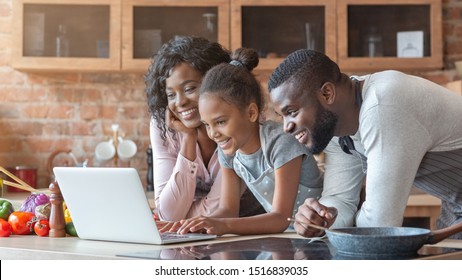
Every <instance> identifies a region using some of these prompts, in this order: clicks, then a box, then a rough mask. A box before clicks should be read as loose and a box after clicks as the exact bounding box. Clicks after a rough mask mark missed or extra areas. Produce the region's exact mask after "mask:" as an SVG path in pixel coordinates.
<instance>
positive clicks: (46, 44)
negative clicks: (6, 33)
mask: <svg viewBox="0 0 462 280" xmlns="http://www.w3.org/2000/svg"><path fill="white" fill-rule="evenodd" d="M120 14H121V10H120V0H98V1H92V0H65V1H61V0H17V1H13V25H14V26H15V28H14V29H15V30H19V31H20V32H15V33H14V35H13V40H14V41H13V44H14V45H15V46H18V47H17V48H15V49H14V53H13V63H12V64H13V67H15V68H17V69H21V70H59V71H69V70H70V71H86V70H96V71H103V70H104V71H112V70H119V69H120V21H119V20H120ZM59 25H62V26H65V27H66V28H65V29H66V31H67V32H66V36H68V40H69V53H68V55H67V56H66V57H57V56H58V53H57V47H56V37H57V31H58V26H59Z"/></svg>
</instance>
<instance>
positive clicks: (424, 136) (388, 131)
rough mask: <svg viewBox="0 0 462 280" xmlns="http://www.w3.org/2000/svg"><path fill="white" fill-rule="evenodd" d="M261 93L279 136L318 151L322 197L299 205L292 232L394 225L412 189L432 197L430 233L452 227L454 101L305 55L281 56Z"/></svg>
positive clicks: (402, 80)
mask: <svg viewBox="0 0 462 280" xmlns="http://www.w3.org/2000/svg"><path fill="white" fill-rule="evenodd" d="M268 88H269V91H270V97H271V99H272V101H273V103H274V106H275V108H276V111H277V113H279V114H280V115H281V116H282V117H283V119H284V129H285V131H286V132H287V133H291V134H292V135H293V136H294V137H295V138H297V139H298V141H299V142H301V143H303V144H305V145H306V146H307V147H308V148H309V149H310V150H311V152H313V153H319V152H321V151H323V150H324V151H325V154H326V164H325V175H324V178H325V179H324V191H323V194H322V198H321V199H320V200H319V201H317V200H314V199H308V200H306V201H305V203H304V204H303V206H301V207H299V211H298V213H297V214H296V216H295V218H296V222H295V229H296V230H297V232H298V233H299V234H301V235H303V236H306V237H313V236H319V235H321V234H322V232H320V231H319V230H317V229H313V228H311V227H309V226H307V223H314V224H317V225H325V226H328V227H329V226H333V227H342V226H353V225H356V226H360V227H367V226H401V225H402V221H403V215H404V210H405V208H406V204H407V200H408V197H409V193H410V190H411V187H412V185H413V184H414V185H415V186H416V187H418V188H420V189H422V190H424V191H425V192H427V193H429V194H432V195H434V196H436V197H438V198H440V199H441V200H442V210H441V215H440V217H439V219H438V222H437V227H439V228H443V227H447V226H449V225H452V224H454V223H457V222H461V221H462V97H460V96H457V95H456V94H454V93H452V92H450V91H448V90H447V89H445V88H444V87H441V86H439V85H436V84H434V83H432V82H430V81H428V80H425V79H422V78H419V77H415V76H410V75H406V74H403V73H401V72H398V71H384V72H378V73H374V74H370V75H365V76H361V77H353V78H350V77H348V76H347V75H346V74H344V73H341V72H340V70H339V67H338V66H337V64H335V63H334V62H333V61H332V60H330V59H329V58H328V57H327V56H325V55H324V54H322V53H319V52H315V51H312V50H299V51H296V52H294V53H292V54H290V55H289V56H288V57H287V58H286V59H284V61H283V62H282V63H281V64H280V65H279V66H278V68H277V69H276V70H275V71H274V73H273V74H272V76H271V78H270V81H269V83H268ZM366 173H367V176H366ZM365 177H366V183H365V184H366V196H365V200H364V202H363V203H362V205H360V199H359V197H360V192H361V188H362V185H363V180H364V178H365ZM456 238H459V239H462V234H459V235H458V236H457V237H456Z"/></svg>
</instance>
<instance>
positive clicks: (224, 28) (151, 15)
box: [122, 0, 230, 72]
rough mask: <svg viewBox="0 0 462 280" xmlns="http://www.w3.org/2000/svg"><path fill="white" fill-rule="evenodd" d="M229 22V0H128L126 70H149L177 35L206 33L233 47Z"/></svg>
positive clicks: (124, 31) (124, 22) (125, 8)
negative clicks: (157, 53) (164, 47)
mask: <svg viewBox="0 0 462 280" xmlns="http://www.w3.org/2000/svg"><path fill="white" fill-rule="evenodd" d="M229 26H230V25H229V1H228V0H176V1H164V0H124V1H123V4H122V70H124V71H130V72H146V71H147V70H148V67H149V64H150V62H151V59H152V57H153V56H154V54H155V53H156V52H157V51H158V50H159V49H160V47H161V46H162V45H163V44H164V43H166V42H168V41H169V40H170V39H173V38H174V37H175V36H176V35H190V36H201V37H205V38H208V39H209V40H211V41H216V42H219V43H220V44H221V45H223V46H224V47H225V48H227V49H229V37H230V36H229ZM147 34H151V35H147Z"/></svg>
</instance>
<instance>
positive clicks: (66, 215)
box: [64, 208, 72, 223]
mask: <svg viewBox="0 0 462 280" xmlns="http://www.w3.org/2000/svg"><path fill="white" fill-rule="evenodd" d="M64 221H65V222H66V223H69V222H72V218H71V213H70V212H69V209H67V208H66V210H64Z"/></svg>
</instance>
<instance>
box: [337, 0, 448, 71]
mask: <svg viewBox="0 0 462 280" xmlns="http://www.w3.org/2000/svg"><path fill="white" fill-rule="evenodd" d="M337 13H338V21H337V34H338V64H339V66H340V68H341V69H342V70H343V71H350V72H351V71H358V72H363V71H381V70H387V69H394V70H401V71H413V70H436V69H440V68H442V67H443V39H442V10H441V0H338V1H337ZM410 31H419V32H422V34H423V43H422V56H417V55H415V56H411V55H409V56H405V57H402V56H401V55H400V54H399V53H398V43H397V40H398V36H397V34H398V33H401V34H403V33H402V32H410Z"/></svg>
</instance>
